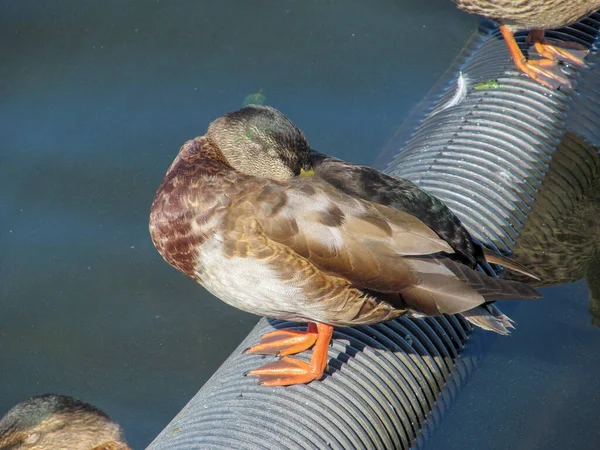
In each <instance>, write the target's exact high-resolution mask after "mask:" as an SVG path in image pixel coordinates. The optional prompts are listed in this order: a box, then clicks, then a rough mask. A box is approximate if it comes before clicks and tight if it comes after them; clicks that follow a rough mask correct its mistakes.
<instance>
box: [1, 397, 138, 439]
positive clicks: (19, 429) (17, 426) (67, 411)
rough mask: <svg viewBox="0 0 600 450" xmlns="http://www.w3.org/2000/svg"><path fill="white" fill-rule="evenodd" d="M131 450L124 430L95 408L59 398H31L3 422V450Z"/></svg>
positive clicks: (13, 409) (84, 403) (16, 407)
mask: <svg viewBox="0 0 600 450" xmlns="http://www.w3.org/2000/svg"><path fill="white" fill-rule="evenodd" d="M62 448H64V449H67V448H68V449H69V450H129V447H128V445H127V443H126V441H125V438H124V437H123V432H122V430H121V427H120V426H119V425H118V424H117V423H116V422H114V421H113V420H112V419H111V418H110V417H109V416H108V415H106V414H105V413H104V412H103V411H102V410H100V409H98V408H96V407H95V406H93V405H91V404H89V403H86V402H84V401H82V400H78V399H76V398H73V397H69V396H66V395H60V394H43V395H37V396H35V397H31V398H29V399H27V400H24V401H22V402H21V403H19V404H17V405H16V406H14V407H13V408H12V409H11V410H10V411H8V412H7V413H6V414H5V415H4V416H3V417H2V419H0V450H20V449H23V450H24V449H28V450H55V449H62Z"/></svg>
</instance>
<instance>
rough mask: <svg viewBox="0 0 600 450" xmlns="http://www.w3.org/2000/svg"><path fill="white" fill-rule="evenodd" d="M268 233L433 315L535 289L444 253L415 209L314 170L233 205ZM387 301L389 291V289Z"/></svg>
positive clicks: (327, 268)
mask: <svg viewBox="0 0 600 450" xmlns="http://www.w3.org/2000/svg"><path fill="white" fill-rule="evenodd" d="M236 209H237V211H238V213H237V214H236V216H237V217H240V216H242V215H243V214H240V212H239V211H240V210H243V211H245V213H247V214H248V213H249V215H250V216H252V217H254V218H255V220H256V223H257V224H258V225H259V227H260V229H261V230H262V233H264V235H265V236H266V237H267V238H268V239H270V240H272V241H275V242H277V243H280V244H284V245H285V246H287V247H288V248H290V249H291V250H293V251H294V252H295V253H296V254H299V255H301V256H303V257H304V258H306V259H307V260H308V261H310V262H311V263H312V264H314V265H315V266H316V267H317V268H319V269H320V270H322V271H324V272H326V273H329V274H331V275H335V276H341V277H343V278H344V279H346V280H348V281H349V282H350V283H352V285H354V286H356V287H359V288H361V289H364V290H368V291H371V292H374V293H376V292H379V293H382V294H386V293H387V294H389V293H399V294H401V296H397V299H398V300H397V305H396V306H397V307H398V308H406V307H408V308H410V309H414V310H416V311H419V312H422V313H424V314H428V315H439V314H442V313H445V314H455V313H459V312H462V311H467V310H469V309H471V308H474V307H476V306H478V305H481V304H482V303H485V302H486V300H488V299H499V298H505V297H520V298H523V297H525V298H531V297H538V296H539V295H538V294H537V291H535V290H534V289H532V288H530V287H528V286H525V285H520V284H518V283H513V284H514V285H513V284H509V283H507V282H504V281H502V280H497V279H495V278H492V277H488V276H486V275H484V274H481V273H479V272H477V271H475V270H472V269H470V268H469V267H467V266H465V265H463V264H460V263H456V262H453V261H452V260H449V259H448V258H444V257H443V256H440V255H439V254H440V253H452V249H451V247H450V246H449V245H448V244H447V243H446V242H445V241H444V240H442V239H440V238H439V237H438V236H437V234H435V233H434V232H433V231H432V230H431V229H430V228H429V227H427V226H426V225H425V224H424V223H423V222H421V221H420V220H419V219H417V218H415V217H414V216H412V215H410V214H408V213H405V212H402V211H398V210H396V209H394V208H388V207H385V206H382V205H378V204H375V203H371V202H368V201H363V200H359V199H356V198H353V197H350V196H347V195H346V194H344V193H342V192H340V191H338V190H337V189H335V188H334V187H332V186H331V185H329V184H327V183H324V182H321V181H319V180H318V179H317V178H311V179H305V178H298V179H294V180H292V181H291V182H290V184H289V185H285V184H274V183H266V184H263V185H262V186H261V187H260V189H258V190H257V192H256V193H255V194H254V195H247V196H246V197H245V199H244V202H243V204H238V205H237V207H236ZM386 301H388V302H389V301H390V300H389V296H386Z"/></svg>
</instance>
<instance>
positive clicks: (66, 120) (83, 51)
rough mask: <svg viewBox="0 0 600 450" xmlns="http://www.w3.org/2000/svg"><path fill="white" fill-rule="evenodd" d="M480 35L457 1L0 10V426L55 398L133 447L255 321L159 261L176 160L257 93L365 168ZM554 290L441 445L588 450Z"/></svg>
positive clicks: (594, 366) (586, 333) (496, 353)
mask: <svg viewBox="0 0 600 450" xmlns="http://www.w3.org/2000/svg"><path fill="white" fill-rule="evenodd" d="M476 23H477V19H476V18H473V17H470V16H467V15H466V14H462V13H460V12H458V11H457V10H456V9H455V6H454V5H453V4H452V2H451V1H449V0H428V1H423V0H420V1H417V0H387V1H383V0H382V1H358V0H344V1H342V0H338V1H335V0H329V1H317V0H313V1H300V0H298V1H291V0H287V1H286V0H281V1H260V2H248V1H242V0H236V1H229V2H223V1H216V0H215V1H202V2H200V1H193V0H190V1H183V0H178V1H176V2H173V1H171V2H167V1H159V0H146V1H142V0H136V1H134V0H130V1H127V2H124V1H120V0H119V1H117V0H112V1H81V0H63V1H56V2H52V1H46V2H39V1H34V0H29V1H25V0H5V1H4V2H2V5H1V6H0V48H1V53H0V54H1V55H2V64H0V142H1V145H0V246H1V247H0V249H1V252H0V269H1V270H0V415H1V414H3V413H4V412H5V411H6V410H8V409H9V408H10V407H11V406H13V405H14V404H16V403H17V402H19V401H21V400H23V399H25V398H27V397H30V396H32V395H35V394H40V393H46V392H58V393H64V394H68V395H72V396H75V397H78V398H81V399H85V400H87V401H89V402H91V403H94V404H96V405H97V406H99V407H100V408H102V409H104V410H105V411H106V412H107V413H109V414H110V415H111V416H112V417H113V418H114V419H115V420H116V421H118V422H119V423H121V425H122V426H123V428H124V429H125V430H126V434H127V438H128V440H129V442H130V444H131V445H132V446H133V447H134V448H143V447H144V445H146V444H147V443H148V442H149V441H150V440H151V439H152V438H153V437H154V436H155V435H156V434H157V433H158V432H159V431H160V430H161V429H162V428H163V427H164V426H165V425H166V424H167V423H168V421H169V420H170V419H171V418H172V417H173V416H174V415H175V414H176V413H177V412H178V411H179V410H180V409H181V408H182V407H183V406H184V405H185V403H186V402H187V401H188V400H189V398H191V396H192V395H193V394H195V393H196V391H197V390H198V389H199V388H200V387H201V386H202V384H203V383H204V382H205V381H206V380H207V379H208V377H210V375H211V374H212V373H213V372H214V370H215V369H216V368H217V367H218V366H219V365H220V363H221V362H222V361H223V360H224V359H225V358H226V357H227V356H228V355H229V353H230V352H231V351H232V350H233V349H234V348H235V346H237V344H238V343H239V342H240V341H241V339H242V338H243V337H244V336H245V335H246V333H247V332H248V330H249V329H250V328H251V327H252V326H253V325H254V324H255V323H256V321H257V318H256V317H254V316H251V315H248V314H245V313H242V312H240V311H237V310H234V309H232V308H230V307H228V306H226V305H225V304H223V303H221V302H220V301H218V300H216V299H214V298H212V297H211V296H210V295H208V294H207V293H206V292H205V291H204V290H203V288H201V287H200V286H198V285H196V284H195V283H194V282H193V281H191V280H189V279H187V278H186V277H185V276H183V275H182V274H180V273H178V272H176V271H175V270H174V269H172V268H171V267H170V266H168V265H167V264H166V263H165V262H164V261H163V260H162V258H161V257H160V256H159V255H158V253H157V252H156V250H155V249H154V247H153V246H152V243H151V241H150V238H149V235H148V231H147V225H148V214H149V208H150V204H151V201H152V197H153V195H154V193H155V191H156V189H157V187H158V185H159V183H160V182H161V180H162V178H163V176H164V173H165V171H166V169H167V167H168V166H169V164H170V163H171V161H172V159H173V158H174V157H175V155H176V153H177V151H178V149H179V146H180V145H181V144H182V143H183V142H184V141H186V140H187V139H190V138H192V137H194V136H197V135H201V134H203V133H204V131H205V130H206V127H207V125H208V123H209V122H210V121H211V120H213V119H215V118H216V117H218V116H220V115H222V114H223V113H225V112H227V111H231V110H234V109H237V108H239V107H241V105H242V102H243V100H244V97H245V96H246V95H248V94H250V93H253V92H256V91H258V90H259V89H260V88H263V89H264V92H265V94H266V96H267V102H268V103H269V104H271V105H274V106H276V107H278V108H279V109H281V110H282V111H283V112H285V113H286V114H287V115H288V116H289V117H290V118H291V119H292V120H293V121H294V122H296V123H297V124H298V125H299V126H300V127H301V128H302V129H303V130H304V132H305V134H306V135H307V137H308V139H309V141H310V142H311V144H312V145H313V146H314V147H315V148H317V149H320V150H321V151H324V152H327V153H332V154H335V155H336V156H339V157H342V158H344V159H348V160H352V161H356V162H360V163H367V164H368V163H372V162H373V161H374V160H375V158H376V156H377V155H378V154H379V152H380V151H381V149H382V148H383V147H384V146H385V144H386V143H387V142H388V141H389V140H390V139H391V138H392V136H393V134H394V132H395V130H396V129H397V128H398V125H399V124H400V123H401V122H402V120H403V119H404V118H405V117H406V116H407V114H408V112H409V111H410V110H411V109H412V108H413V107H414V106H415V104H416V103H418V102H419V101H420V100H421V99H422V98H423V97H424V95H425V94H426V93H427V92H428V90H429V89H430V88H431V87H432V86H433V84H434V83H435V82H436V81H437V80H438V79H439V78H440V76H441V75H442V74H443V73H444V71H445V70H446V68H447V67H448V65H449V64H450V62H451V61H452V60H453V59H454V57H455V56H456V55H457V54H458V53H459V51H460V49H461V48H462V46H463V45H464V43H465V41H466V40H467V38H468V36H469V35H470V33H471V31H472V30H473V28H474V27H475V24H476ZM546 294H547V297H548V298H547V299H546V300H545V301H544V303H543V305H542V304H540V303H535V304H533V303H530V304H527V305H521V306H519V307H518V308H517V309H516V311H515V313H514V316H515V318H516V320H517V321H518V322H519V324H520V326H519V328H518V330H517V332H515V333H514V335H513V337H510V338H503V339H497V340H496V341H494V344H493V346H492V348H491V350H490V352H489V355H488V356H487V357H486V359H485V360H484V361H483V363H482V365H481V367H480V369H479V370H478V371H477V372H476V373H475V375H474V377H473V379H472V381H471V383H469V384H468V385H467V388H466V389H465V391H464V393H463V394H461V395H460V396H459V398H458V401H457V404H456V407H455V408H454V409H453V410H452V411H451V412H450V413H449V414H448V416H447V419H446V420H445V422H444V423H443V426H442V428H441V429H440V430H438V432H437V433H436V435H435V436H434V438H433V440H432V448H443V449H446V448H447V449H451V448H457V449H458V448H494V449H504V448H523V449H529V448H540V449H542V448H544V449H546V448H565V442H566V443H569V442H570V443H572V445H571V446H570V447H568V448H586V447H582V446H581V443H582V442H589V439H590V437H591V436H592V437H593V436H596V437H597V438H600V435H599V434H598V429H597V427H595V426H594V424H597V423H598V420H599V419H600V416H599V412H598V411H600V410H599V409H598V404H600V398H599V394H598V391H599V389H598V388H599V387H600V383H599V382H598V376H597V374H598V370H599V369H600V352H599V351H598V350H600V347H599V346H598V337H599V329H598V328H594V327H592V325H591V324H590V316H589V314H588V312H587V307H588V297H589V296H588V293H587V288H586V286H585V284H584V282H579V283H577V284H574V285H568V286H565V287H561V288H556V289H554V288H552V289H549V290H547V291H546ZM582 436H583V437H584V438H585V440H584V439H583V438H582ZM542 437H543V439H542ZM509 444H510V445H509Z"/></svg>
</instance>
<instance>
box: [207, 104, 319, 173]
mask: <svg viewBox="0 0 600 450" xmlns="http://www.w3.org/2000/svg"><path fill="white" fill-rule="evenodd" d="M206 136H207V137H208V138H209V139H211V140H212V141H214V142H215V143H216V144H217V146H218V147H219V149H220V150H221V152H222V153H223V156H225V158H226V159H227V161H228V162H229V164H231V166H232V167H234V168H235V169H237V170H239V171H240V172H243V173H246V174H248V175H254V176H259V177H266V178H272V179H275V180H285V179H288V178H292V177H294V176H296V175H299V174H300V170H301V169H305V170H308V169H310V147H309V145H308V142H307V140H306V138H305V137H304V134H303V133H302V131H300V129H299V128H298V127H297V126H296V125H294V124H293V123H292V121H291V120H290V119H288V118H287V117H286V116H285V115H283V114H282V113H281V112H280V111H278V110H277V109H275V108H273V107H271V106H261V105H250V106H246V107H245V108H242V109H240V110H239V111H234V112H231V113H228V114H226V115H225V116H224V117H221V118H219V119H217V120H215V121H214V122H212V123H211V124H210V126H209V127H208V131H207V132H206Z"/></svg>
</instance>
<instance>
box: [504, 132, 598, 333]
mask: <svg viewBox="0 0 600 450" xmlns="http://www.w3.org/2000/svg"><path fill="white" fill-rule="evenodd" d="M528 216H529V218H528V220H527V222H526V223H525V227H524V228H523V229H522V230H521V232H520V236H519V238H518V239H517V243H516V245H515V247H514V249H513V254H512V255H511V258H512V259H514V260H515V261H518V262H519V263H521V264H523V265H525V266H527V267H531V268H532V269H533V270H534V271H535V273H536V275H538V277H539V278H540V279H541V281H532V280H531V279H527V277H523V276H521V275H519V274H515V273H508V272H507V273H505V274H504V278H507V279H513V280H519V281H524V282H528V283H533V284H534V285H535V286H549V285H556V284H563V283H571V282H574V281H578V280H580V279H582V278H585V279H586V281H587V285H588V289H589V291H590V312H591V314H592V323H593V324H594V325H596V326H600V150H599V149H598V148H597V147H595V146H592V145H590V144H588V143H587V142H585V141H584V140H583V139H581V138H580V137H579V136H577V135H575V134H573V133H566V135H565V137H564V138H563V140H562V142H561V144H560V146H559V147H558V149H557V151H556V153H555V154H554V155H553V159H552V162H551V163H550V167H549V171H548V173H547V175H546V178H545V179H544V183H543V185H542V186H541V188H540V192H539V193H538V196H537V198H536V201H535V204H534V205H533V208H532V210H531V212H530V213H529V215H528Z"/></svg>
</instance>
